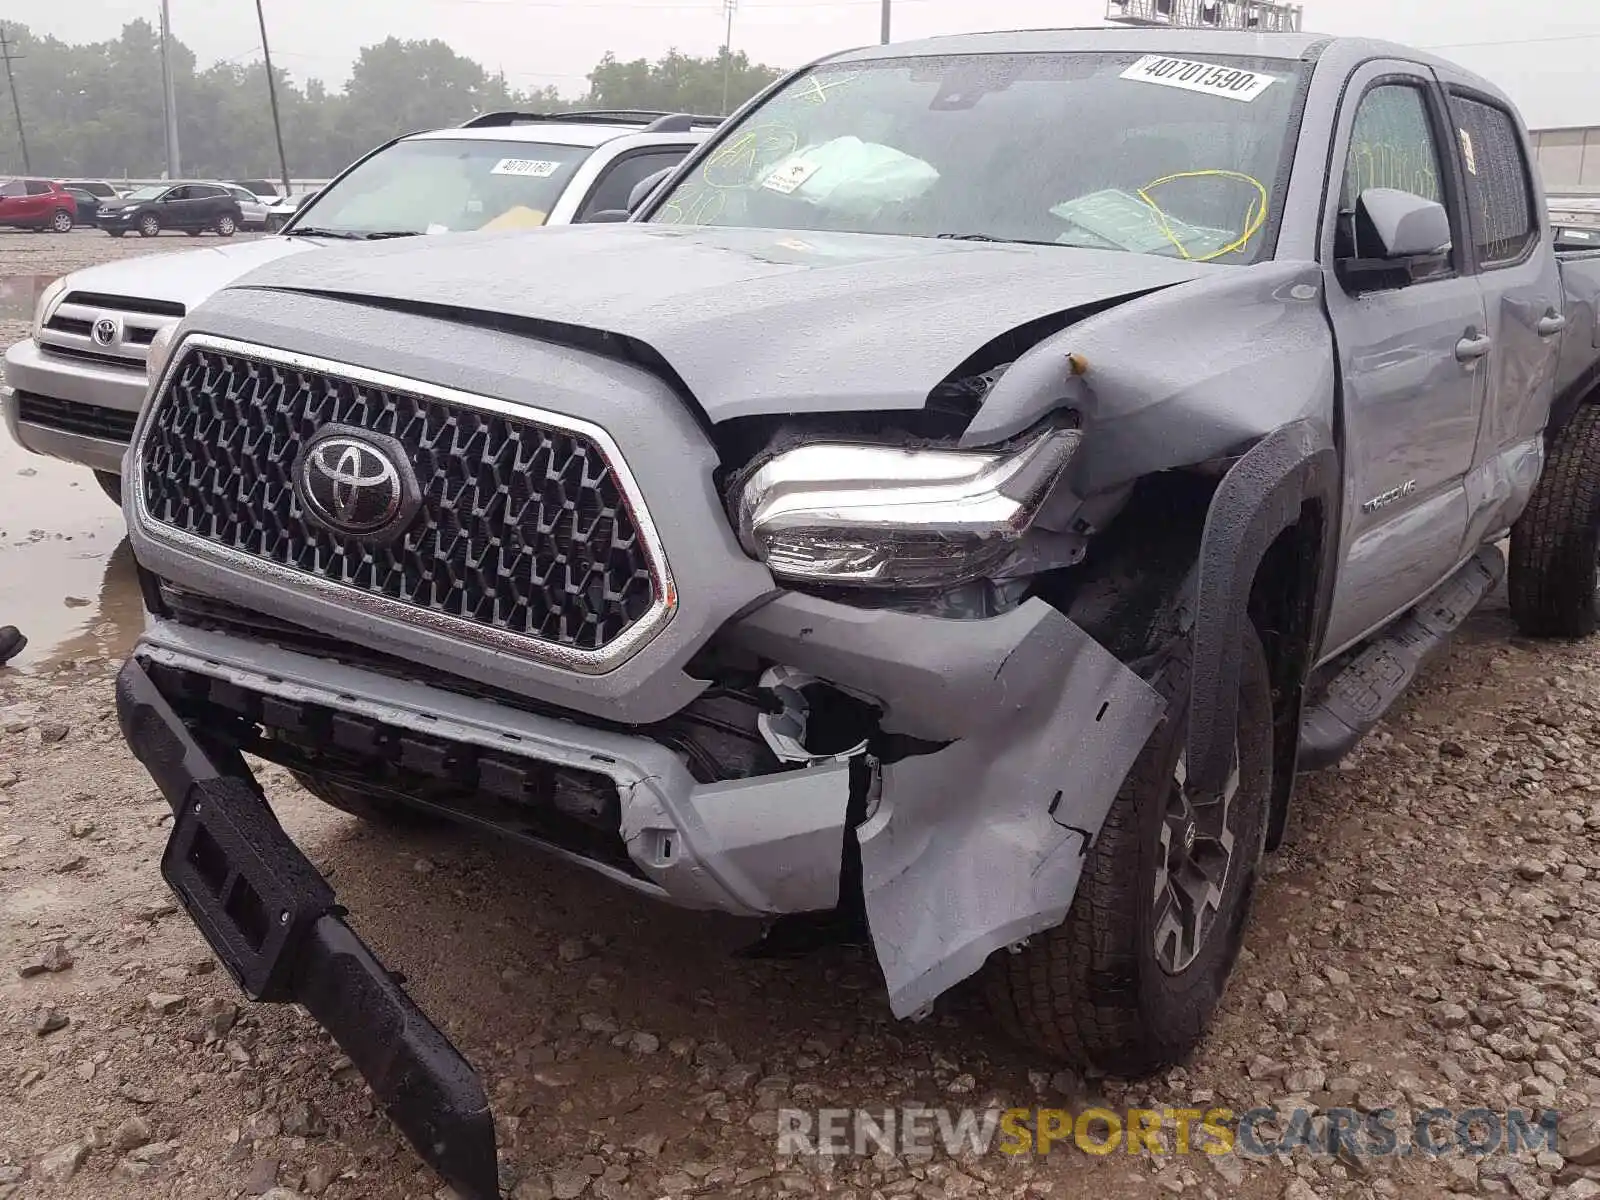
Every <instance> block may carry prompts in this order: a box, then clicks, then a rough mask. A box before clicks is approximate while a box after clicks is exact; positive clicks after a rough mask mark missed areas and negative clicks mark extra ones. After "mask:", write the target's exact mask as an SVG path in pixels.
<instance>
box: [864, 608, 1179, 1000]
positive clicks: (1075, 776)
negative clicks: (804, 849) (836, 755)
mask: <svg viewBox="0 0 1600 1200" xmlns="http://www.w3.org/2000/svg"><path fill="white" fill-rule="evenodd" d="M1049 627H1050V630H1051V634H1052V636H1051V637H1050V639H1049V642H1048V645H1047V646H1043V647H1040V646H1039V645H1038V643H1037V641H1036V642H1035V644H1034V645H1033V646H1031V647H1030V649H1033V650H1036V651H1037V652H1039V653H1044V654H1048V655H1049V656H1050V661H1051V672H1050V673H1051V674H1052V675H1053V676H1054V678H1055V679H1056V680H1057V681H1058V682H1057V684H1056V685H1055V686H1054V687H1053V688H1052V690H1051V691H1050V693H1049V694H1048V695H1047V696H1039V697H1037V698H1036V699H1035V700H1034V702H1033V703H1031V704H1029V705H1028V706H1027V707H1026V708H1025V709H1017V710H1013V712H1012V713H1011V715H1010V717H1009V718H1008V719H1006V720H1004V721H1000V722H994V723H986V724H984V725H982V726H981V727H979V728H978V729H977V730H976V731H975V732H973V733H971V734H969V735H968V736H966V737H963V738H960V739H958V740H956V741H954V742H952V743H950V744H949V745H948V746H946V747H944V748H943V749H941V750H939V751H937V752H935V753H932V754H926V755H921V756H917V757H913V758H907V759H903V760H901V761H899V762H896V763H892V764H888V765H886V766H884V767H883V768H882V781H881V782H882V787H881V795H880V797H879V798H878V801H877V806H876V808H875V809H873V810H871V811H870V815H869V817H868V819H867V820H866V822H864V823H863V824H862V825H861V826H860V827H859V829H858V830H857V837H858V838H859V840H860V844H861V869H862V886H863V892H864V894H865V899H866V909H867V919H868V923H869V925H870V927H871V931H872V939H873V944H874V946H875V948H876V950H877V954H878V961H879V963H880V965H881V966H882V968H883V974H884V978H885V980H886V982H887V984H888V990H889V1004H890V1007H891V1009H892V1010H893V1011H894V1013H895V1015H896V1016H899V1017H906V1016H911V1015H914V1014H916V1013H918V1012H921V1011H923V1010H925V1009H926V1008H927V1007H928V1006H929V1005H931V1004H932V1003H933V1001H934V999H935V998H937V997H938V996H939V995H940V994H941V993H943V992H944V991H946V990H947V989H949V988H950V987H951V986H953V985H954V984H956V983H959V982H960V981H961V980H963V979H965V978H966V977H968V976H969V975H972V974H973V973H975V972H976V971H977V970H978V969H979V968H980V967H982V966H983V964H984V961H985V960H986V959H987V958H988V957H989V955H990V954H992V953H993V952H994V951H996V950H998V949H1001V948H1002V947H1005V946H1009V945H1012V944H1014V943H1016V942H1019V941H1021V940H1023V939H1024V938H1026V937H1028V936H1029V935H1031V934H1034V933H1038V932H1040V931H1041V930H1045V929H1049V928H1051V927H1053V926H1055V925H1057V924H1059V923H1060V922H1061V921H1062V920H1063V919H1064V918H1065V917H1066V914H1067V909H1068V908H1069V907H1070V906H1071V904H1072V898H1073V895H1074V894H1075V893H1076V891H1077V887H1078V880H1079V877H1080V875H1081V874H1082V871H1083V863H1084V858H1085V856H1086V855H1087V854H1088V852H1089V848H1090V846H1091V845H1092V844H1093V841H1094V838H1095V837H1096V836H1097V835H1098V833H1099V830H1100V826H1101V824H1102V822H1104V820H1105V816H1106V813H1107V812H1108V811H1109V810H1110V807H1111V802H1112V800H1113V799H1115V797H1116V794H1117V790H1118V789H1119V788H1120V787H1121V785H1122V781H1123V779H1124V777H1125V776H1126V775H1127V773H1128V771H1129V769H1130V768H1131V767H1132V766H1133V763H1134V760H1135V759H1136V758H1137V757H1138V755H1139V751H1140V750H1141V748H1142V747H1143V746H1144V744H1145V742H1146V740H1147V739H1148V738H1149V736H1150V733H1151V731H1152V730H1153V729H1154V728H1155V727H1156V723H1157V722H1158V721H1159V720H1160V719H1161V715H1162V712H1163V709H1164V703H1163V701H1162V699H1161V697H1160V696H1159V695H1158V694H1157V693H1156V692H1155V690H1154V689H1153V688H1151V687H1150V686H1149V685H1148V684H1146V683H1145V682H1144V681H1143V680H1142V679H1140V678H1139V676H1138V675H1136V674H1135V673H1134V672H1133V671H1131V670H1129V669H1128V668H1127V667H1126V666H1124V665H1123V664H1122V663H1121V662H1119V661H1118V660H1117V659H1116V658H1115V657H1114V656H1113V655H1112V654H1111V653H1110V652H1109V651H1107V650H1106V649H1104V648H1103V647H1101V646H1100V645H1099V644H1098V643H1096V642H1095V641H1094V640H1093V639H1092V638H1091V637H1090V636H1089V635H1088V634H1087V633H1085V632H1084V631H1083V630H1082V629H1080V628H1079V627H1078V626H1077V625H1075V624H1073V623H1072V622H1071V621H1070V620H1068V619H1067V618H1066V617H1065V616H1062V615H1061V614H1059V613H1055V612H1053V611H1052V613H1051V615H1050V617H1049ZM1038 666H1039V664H1038V662H1037V661H1033V662H1029V663H1027V664H1019V665H1016V666H1013V663H1012V661H1011V660H1007V661H1006V662H1005V663H1004V664H1003V665H1002V666H1001V668H1000V672H999V673H998V674H997V678H999V676H1003V674H1004V672H1005V671H1006V670H1008V669H1015V670H1026V671H1028V672H1029V674H1030V675H1031V674H1033V673H1034V672H1035V671H1036V670H1037V668H1038ZM1002 682H1003V680H1002Z"/></svg>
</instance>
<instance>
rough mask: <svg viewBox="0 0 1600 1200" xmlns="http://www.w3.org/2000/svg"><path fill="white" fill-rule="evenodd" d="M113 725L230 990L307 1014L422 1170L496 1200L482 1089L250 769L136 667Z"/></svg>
mask: <svg viewBox="0 0 1600 1200" xmlns="http://www.w3.org/2000/svg"><path fill="white" fill-rule="evenodd" d="M117 714H118V717H119V718H120V720H121V723H122V730H123V735H124V736H125V737H126V738H127V741H128V744H129V746H130V747H132V749H133V751H134V753H135V754H136V755H137V756H138V758H139V760H140V761H141V762H143V763H144V765H145V767H146V768H147V769H148V770H149V772H150V774H151V776H152V777H153V778H154V779H155V781H156V783H157V785H158V786H159V787H160V789H161V793H162V795H163V796H164V797H165V798H166V800H167V803H169V804H170V805H171V806H172V809H173V813H174V821H173V828H172V835H171V837H170V838H169V839H168V842H167V849H166V852H165V854H164V855H163V856H162V863H161V872H162V875H163V876H164V877H165V878H166V880H167V882H168V883H169V884H170V885H171V887H172V889H173V891H174V892H175V893H176V894H177V896H178V898H179V900H181V901H182V903H183V906H184V908H185V909H186V910H187V911H188V913H189V915H190V917H191V918H192V919H193V920H194V922H195V924H196V925H197V926H198V927H199V929H200V932H201V933H202V934H203V935H204V937H205V939H206V941H207V942H208V943H209V944H210V946H211V948H212V950H213V951H215V952H216V954H217V957H218V958H219V959H220V960H221V961H222V963H223V965H224V966H225V967H227V969H228V971H229V973H230V974H232V975H233V977H234V980H235V981H236V982H237V983H238V984H239V985H240V987H241V988H243V989H244V991H245V993H246V994H247V995H249V996H250V997H251V999H254V1000H263V1001H276V1002H282V1003H297V1004H301V1005H303V1006H304V1007H305V1008H306V1009H307V1011H309V1012H310V1013H311V1015H312V1016H313V1017H315V1018H316V1019H317V1020H318V1021H319V1022H320V1023H321V1024H322V1025H323V1027H324V1028H326V1029H327V1030H328V1032H329V1033H331V1034H332V1035H333V1038H334V1040H335V1041H336V1042H338V1043H339V1045H340V1047H341V1048H342V1049H343V1050H344V1051H345V1053H346V1054H348V1055H349V1056H350V1060H351V1062H353V1063H354V1064H355V1065H356V1067H357V1068H358V1069H359V1070H360V1071H361V1073H362V1074H363V1075H364V1076H365V1077H366V1079H367V1082H368V1083H369V1084H370V1085H371V1087H372V1091H373V1094H374V1095H375V1096H376V1097H377V1098H378V1100H379V1101H380V1102H381V1103H382V1104H383V1106H384V1108H385V1109H386V1110H387V1111H388V1113H389V1116H390V1117H391V1119H392V1120H393V1121H394V1122H395V1124H396V1125H397V1126H398V1127H399V1128H400V1130H401V1132H403V1133H404V1134H405V1135H406V1137H407V1138H408V1139H409V1140H410V1142H411V1144H412V1145H413V1146H414V1147H415V1148H416V1150H417V1152H418V1154H420V1155H421V1156H422V1158H423V1159H424V1160H426V1161H427V1162H428V1163H429V1164H430V1165H431V1166H433V1167H434V1169H435V1170H437V1171H438V1172H439V1173H440V1174H441V1175H442V1176H444V1178H445V1179H447V1180H448V1181H449V1182H450V1183H451V1184H452V1185H454V1186H455V1188H456V1189H457V1190H458V1191H459V1192H460V1193H462V1194H463V1195H465V1196H467V1197H469V1198H472V1200H488V1198H489V1197H497V1196H498V1195H499V1190H498V1175H499V1168H498V1162H497V1158H496V1152H495V1130H494V1119H493V1115H492V1113H491V1112H490V1109H489V1101H488V1097H487V1095H486V1094H485V1092H484V1089H483V1085H482V1082H481V1081H480V1080H479V1079H478V1076H477V1074H476V1073H475V1072H474V1071H473V1069H472V1066H471V1064H469V1063H468V1062H467V1061H466V1059H465V1058H463V1057H462V1056H461V1053H460V1052H459V1051H458V1050H457V1049H456V1048H455V1047H454V1046H453V1045H452V1044H451V1042H450V1040H449V1039H448V1038H447V1037H445V1035H444V1034H443V1033H441V1032H440V1031H439V1029H438V1028H437V1027H436V1026H435V1025H434V1024H433V1023H432V1022H431V1021H429V1020H428V1018H427V1017H426V1016H425V1015H424V1014H423V1012H422V1010H421V1009H419V1008H418V1007H417V1006H416V1004H415V1003H414V1002H413V1001H412V1000H411V998H410V997H409V996H407V995H406V993H405V992H404V990H402V988H401V987H400V985H399V983H398V982H397V981H396V978H395V976H394V975H392V974H391V973H390V972H389V971H388V970H386V969H385V968H384V966H383V964H382V963H380V962H379V961H378V960H377V958H375V957H374V956H373V954H372V952H371V951H370V950H368V949H367V947H366V945H365V944H363V943H362V941H361V939H360V938H358V937H357V936H356V935H355V934H354V933H353V932H351V930H350V927H349V926H348V925H346V924H345V922H344V921H343V919H342V910H341V909H340V908H339V907H338V906H337V905H336V904H335V903H334V894H333V889H332V888H331V887H329V886H328V883H327V881H326V880H325V879H324V878H323V877H322V875H321V874H320V873H319V872H318V871H317V869H316V868H315V867H314V866H312V864H311V863H310V861H309V860H307V859H306V857H305V856H304V855H303V854H301V852H300V851H299V849H298V848H297V847H296V846H295V844H294V843H293V842H292V841H291V840H290V839H289V836H288V835H287V834H286V833H285V832H284V831H283V829H282V827H281V826H280V825H279V824H278V822H277V819H276V818H275V817H274V816H273V814H272V810H271V809H270V808H269V807H268V806H267V804H266V801H265V799H264V798H263V797H262V795H261V793H260V791H259V790H258V789H257V788H256V787H255V785H254V783H253V781H251V780H250V779H249V777H248V775H247V774H245V773H244V769H243V760H242V759H239V758H238V756H237V755H234V756H233V758H234V760H235V761H234V762H233V763H231V764H227V765H229V766H231V767H232V768H233V769H232V770H231V771H230V770H225V769H224V766H223V765H220V764H219V763H218V762H216V761H214V760H213V758H212V757H211V755H209V754H208V753H207V752H206V750H204V749H203V748H202V747H201V746H200V744H199V743H198V742H197V741H196V739H195V738H194V737H193V736H192V735H191V734H190V732H189V730H188V729H187V728H186V727H185V725H184V723H183V721H182V720H181V719H180V718H179V717H178V715H177V714H176V713H175V712H174V711H173V709H172V707H171V705H170V704H168V703H167V700H166V698H165V697H164V696H162V694H161V692H160V691H159V690H158V689H157V688H156V686H155V685H154V684H153V683H152V682H151V680H150V677H149V676H148V675H147V674H146V673H145V671H144V669H143V667H141V666H140V664H139V663H138V662H137V661H130V662H129V663H127V665H125V666H124V667H123V669H122V672H121V674H120V675H118V677H117Z"/></svg>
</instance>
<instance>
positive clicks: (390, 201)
mask: <svg viewBox="0 0 1600 1200" xmlns="http://www.w3.org/2000/svg"><path fill="white" fill-rule="evenodd" d="M592 153H594V151H593V149H592V148H590V147H588V146H557V145H549V144H544V143H537V142H518V141H485V140H482V139H475V140H474V139H467V138H460V139H445V138H420V139H417V140H415V141H407V142H396V143H395V144H394V145H392V146H390V147H389V148H388V149H386V150H380V151H379V152H378V153H377V154H374V155H373V156H372V157H371V158H369V159H367V160H366V161H365V162H363V163H362V164H361V165H359V166H357V167H355V168H354V169H353V170H352V171H351V172H350V173H349V174H348V175H346V176H345V177H344V178H343V179H340V180H338V181H336V182H334V183H332V184H330V185H329V186H328V187H327V188H325V189H324V190H323V191H322V192H321V194H320V195H318V197H317V202H316V203H315V204H313V205H302V206H301V207H302V214H301V218H300V221H299V222H298V223H297V224H296V225H295V226H294V227H293V228H292V229H291V230H290V232H304V233H310V232H312V231H313V230H315V231H321V232H328V233H334V234H343V235H346V236H351V237H362V236H369V235H371V234H395V233H459V232H465V231H469V230H474V229H517V228H530V227H533V226H537V225H543V224H544V223H545V220H546V218H547V217H548V216H549V214H550V209H551V208H552V207H553V206H554V205H555V202H556V200H557V199H558V198H559V197H560V195H561V193H562V191H563V190H564V189H565V188H566V186H567V182H568V180H570V179H571V178H572V173H573V172H574V171H576V170H577V169H578V165H579V164H580V163H581V162H583V160H584V159H586V158H588V157H589V155H590V154H592Z"/></svg>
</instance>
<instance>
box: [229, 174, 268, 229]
mask: <svg viewBox="0 0 1600 1200" xmlns="http://www.w3.org/2000/svg"><path fill="white" fill-rule="evenodd" d="M222 186H223V187H225V188H227V189H228V194H229V195H230V196H232V197H233V198H234V199H235V200H237V201H238V202H239V224H241V225H243V226H244V227H245V228H246V229H247V230H260V229H265V228H266V227H267V207H268V206H267V201H265V200H263V199H262V198H261V197H260V196H258V195H256V194H255V193H254V192H252V191H251V190H250V189H249V188H244V187H240V186H239V185H238V184H236V183H225V184H223V185H222Z"/></svg>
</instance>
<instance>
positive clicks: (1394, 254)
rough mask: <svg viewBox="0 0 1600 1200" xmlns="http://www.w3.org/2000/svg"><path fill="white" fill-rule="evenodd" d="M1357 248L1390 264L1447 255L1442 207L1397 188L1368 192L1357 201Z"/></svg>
mask: <svg viewBox="0 0 1600 1200" xmlns="http://www.w3.org/2000/svg"><path fill="white" fill-rule="evenodd" d="M1356 244H1357V245H1358V246H1361V247H1362V248H1363V249H1366V248H1369V247H1370V248H1371V249H1375V250H1377V251H1378V254H1379V257H1381V258H1387V259H1389V260H1390V261H1391V262H1392V261H1395V260H1398V259H1407V258H1421V257H1433V256H1437V255H1441V254H1448V253H1449V252H1450V215H1449V214H1448V213H1447V212H1445V209H1444V205H1442V204H1439V203H1437V202H1436V201H1433V200H1424V199H1423V198H1422V197H1421V196H1418V195H1414V194H1413V193H1411V192H1402V191H1400V190H1398V189H1397V188H1368V189H1367V190H1366V191H1364V192H1362V193H1361V197H1360V199H1358V200H1357V201H1356Z"/></svg>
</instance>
